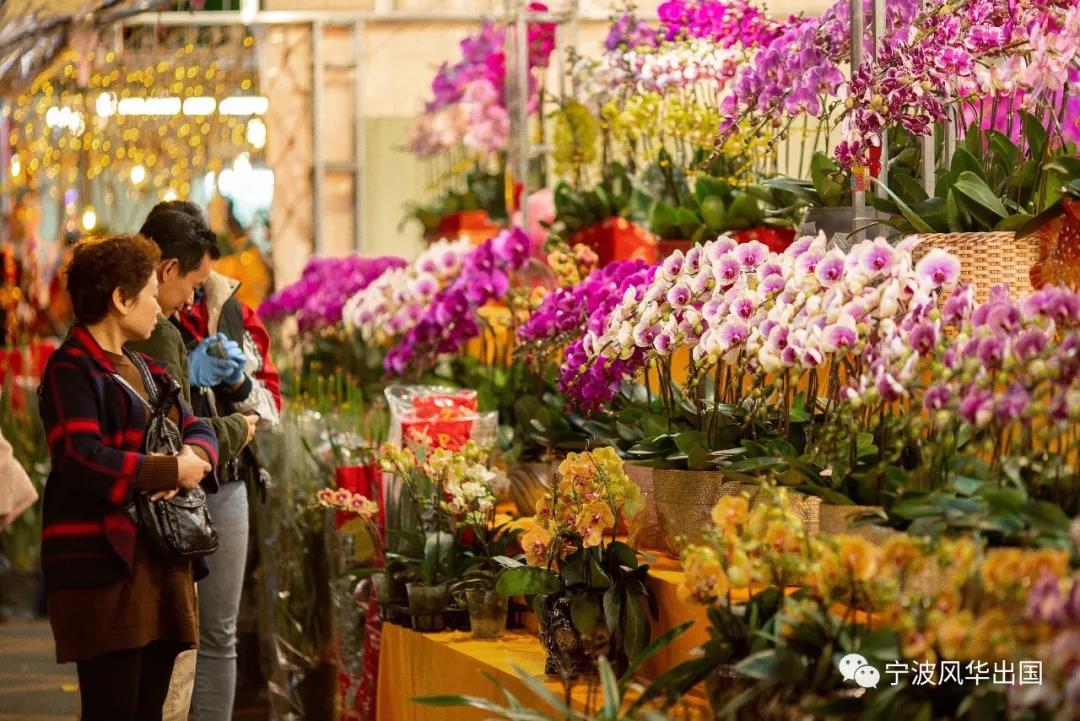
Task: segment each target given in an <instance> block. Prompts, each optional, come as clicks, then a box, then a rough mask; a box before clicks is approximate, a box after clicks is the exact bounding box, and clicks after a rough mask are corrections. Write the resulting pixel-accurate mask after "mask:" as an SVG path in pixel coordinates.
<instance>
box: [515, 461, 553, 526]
mask: <svg viewBox="0 0 1080 721" xmlns="http://www.w3.org/2000/svg"><path fill="white" fill-rule="evenodd" d="M552 472H553V470H552V466H551V464H550V463H548V462H547V461H536V462H529V463H515V464H514V465H512V466H510V468H509V469H508V470H507V471H506V477H507V479H508V480H509V481H510V500H511V501H513V503H514V505H515V506H517V510H518V513H519V514H520V515H522V516H531V515H533V514H534V513H536V502H537V501H539V500H540V499H541V498H543V497H544V494H545V493H547V491H548V488H550V487H551V478H552Z"/></svg>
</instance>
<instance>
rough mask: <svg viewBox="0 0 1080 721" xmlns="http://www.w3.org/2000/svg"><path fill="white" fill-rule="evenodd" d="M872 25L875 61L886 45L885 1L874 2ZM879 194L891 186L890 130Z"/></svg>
mask: <svg viewBox="0 0 1080 721" xmlns="http://www.w3.org/2000/svg"><path fill="white" fill-rule="evenodd" d="M872 12H873V15H872V16H871V18H872V23H873V26H874V60H877V59H878V58H879V57H880V55H881V49H882V47H883V46H884V44H885V0H874V5H873V11H872ZM878 182H879V185H878V187H877V194H878V197H879V198H884V197H885V195H886V193H885V186H886V185H888V184H889V130H888V128H882V129H881V172H879V173H878Z"/></svg>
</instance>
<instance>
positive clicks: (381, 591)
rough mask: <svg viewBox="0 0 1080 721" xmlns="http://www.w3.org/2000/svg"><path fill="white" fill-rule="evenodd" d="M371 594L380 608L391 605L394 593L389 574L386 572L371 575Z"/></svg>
mask: <svg viewBox="0 0 1080 721" xmlns="http://www.w3.org/2000/svg"><path fill="white" fill-rule="evenodd" d="M371 592H372V595H373V596H374V597H375V602H376V603H378V604H379V607H380V608H385V607H386V606H389V605H390V604H391V603H393V601H394V592H393V586H392V581H391V580H390V574H388V573H387V572H386V571H380V572H379V573H376V574H374V575H372V577H371Z"/></svg>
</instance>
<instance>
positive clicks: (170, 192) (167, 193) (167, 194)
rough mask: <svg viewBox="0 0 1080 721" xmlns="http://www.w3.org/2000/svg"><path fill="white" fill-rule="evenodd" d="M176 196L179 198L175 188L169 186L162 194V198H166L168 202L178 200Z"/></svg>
mask: <svg viewBox="0 0 1080 721" xmlns="http://www.w3.org/2000/svg"><path fill="white" fill-rule="evenodd" d="M176 198H177V195H176V191H175V190H173V189H172V188H169V189H168V190H166V191H165V193H164V194H162V196H161V199H162V200H164V201H165V202H167V203H168V202H171V201H173V200H176Z"/></svg>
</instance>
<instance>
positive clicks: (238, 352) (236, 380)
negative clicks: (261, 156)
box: [221, 339, 247, 386]
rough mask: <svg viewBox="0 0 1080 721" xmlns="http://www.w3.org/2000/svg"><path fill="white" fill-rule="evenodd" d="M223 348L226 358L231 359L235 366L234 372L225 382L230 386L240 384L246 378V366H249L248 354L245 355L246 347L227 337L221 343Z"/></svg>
mask: <svg viewBox="0 0 1080 721" xmlns="http://www.w3.org/2000/svg"><path fill="white" fill-rule="evenodd" d="M221 350H222V351H223V352H224V354H225V358H226V360H229V361H231V362H232V363H233V364H234V366H235V367H234V368H233V372H232V373H230V374H229V375H228V377H226V378H225V382H226V383H228V384H229V385H230V386H238V385H240V384H241V383H242V382H243V380H244V368H245V367H246V366H247V356H245V355H244V349H243V348H241V347H240V344H239V343H237V342H236V341H234V340H229V339H226V340H225V341H223V342H222V344H221Z"/></svg>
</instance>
